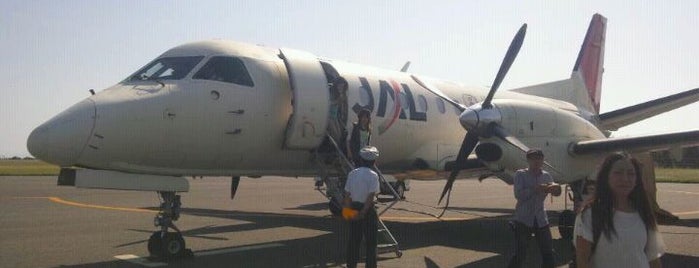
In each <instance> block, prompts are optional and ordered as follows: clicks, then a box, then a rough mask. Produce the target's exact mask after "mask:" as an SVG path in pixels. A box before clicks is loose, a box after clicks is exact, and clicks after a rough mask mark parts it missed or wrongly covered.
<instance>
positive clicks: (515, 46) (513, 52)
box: [481, 23, 527, 109]
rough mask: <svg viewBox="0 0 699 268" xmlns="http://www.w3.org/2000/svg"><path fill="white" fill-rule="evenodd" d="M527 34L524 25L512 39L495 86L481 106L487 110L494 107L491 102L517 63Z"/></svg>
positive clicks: (525, 25)
mask: <svg viewBox="0 0 699 268" xmlns="http://www.w3.org/2000/svg"><path fill="white" fill-rule="evenodd" d="M526 33H527V24H526V23H525V24H523V25H522V27H520V28H519V31H518V32H517V35H515V37H514V38H513V39H512V43H510V48H508V49H507V54H505V58H504V59H502V63H501V64H500V70H498V75H497V76H495V81H493V86H492V87H491V88H490V92H488V96H487V97H485V100H484V101H483V105H481V106H482V107H483V108H485V109H490V108H491V107H492V105H491V104H490V101H492V100H493V96H494V95H495V92H496V91H497V90H498V87H500V83H502V80H503V79H504V78H505V75H506V74H507V71H509V70H510V66H512V62H514V61H515V58H516V57H517V54H518V53H519V49H520V48H521V47H522V43H523V42H524V35H525V34H526Z"/></svg>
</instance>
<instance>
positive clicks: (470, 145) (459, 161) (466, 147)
mask: <svg viewBox="0 0 699 268" xmlns="http://www.w3.org/2000/svg"><path fill="white" fill-rule="evenodd" d="M476 144H478V134H477V133H476V132H475V131H469V132H468V133H466V137H464V141H463V142H462V143H461V149H459V154H458V155H457V156H456V163H455V165H454V168H453V169H452V170H451V173H450V174H449V178H448V179H447V184H445V185H444V190H442V195H441V196H440V197H439V202H437V203H438V204H439V203H442V199H444V196H445V195H446V194H447V193H448V192H450V191H451V187H452V186H453V185H454V181H455V180H456V176H457V175H459V171H460V170H461V167H463V166H464V165H465V162H466V159H468V155H470V154H471V152H472V151H473V149H474V148H476Z"/></svg>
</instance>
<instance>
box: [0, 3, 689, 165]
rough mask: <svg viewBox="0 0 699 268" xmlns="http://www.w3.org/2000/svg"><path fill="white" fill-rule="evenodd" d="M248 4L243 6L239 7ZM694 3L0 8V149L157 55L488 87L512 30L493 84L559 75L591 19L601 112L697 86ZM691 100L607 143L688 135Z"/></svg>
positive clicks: (19, 149) (23, 152)
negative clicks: (183, 52)
mask: <svg viewBox="0 0 699 268" xmlns="http://www.w3.org/2000/svg"><path fill="white" fill-rule="evenodd" d="M240 2H248V3H244V4H243V3H240ZM697 12H699V1H694V0H687V1H606V0H605V1H597V0H594V1H554V0H550V1H490V0H484V1H474V0H469V1H406V0H401V1H263V0H257V1H125V0H118V1H116V0H115V1H111V0H100V1H88V0H85V1H24V0H4V1H1V2H0V81H2V85H0V91H1V92H2V96H1V97H0V155H3V156H14V155H17V156H27V155H29V153H28V152H27V149H26V139H27V136H28V135H29V133H30V132H31V130H32V129H34V128H35V127H36V126H38V125H39V124H41V123H43V122H44V121H46V120H48V119H49V118H51V117H52V116H54V115H55V114H57V113H59V112H60V111H62V110H64V109H66V108H68V107H69V106H71V105H72V104H74V103H77V102H79V101H80V100H82V99H84V98H86V97H88V96H89V93H88V90H89V89H91V88H93V89H95V90H97V91H99V90H102V89H104V88H106V87H108V86H111V85H113V84H115V83H117V82H118V81H120V80H122V79H124V78H125V77H126V76H127V75H129V74H131V73H132V72H134V71H135V70H136V69H138V68H140V67H142V66H143V65H144V64H146V63H147V62H149V61H150V60H152V59H153V58H155V57H157V56H158V55H159V54H160V53H162V52H164V51H165V50H167V49H169V48H171V47H173V46H177V45H180V44H182V43H187V42H191V41H196V40H207V39H229V40H236V41H242V42H249V43H255V44H263V45H266V46H270V47H290V48H296V49H301V50H306V51H309V52H312V53H314V54H316V55H319V56H323V57H327V58H334V59H342V60H348V61H352V62H355V63H360V64H367V65H374V66H378V67H385V68H391V69H399V68H400V67H401V66H402V65H403V63H405V61H407V60H410V61H412V65H411V67H410V71H411V72H414V73H417V74H422V75H427V76H432V77H436V78H444V79H448V80H453V81H458V82H461V83H463V84H467V85H478V86H487V85H489V84H491V83H492V80H493V79H494V77H495V73H496V72H497V68H498V66H499V64H500V60H501V59H502V57H503V56H504V54H505V51H506V49H507V46H508V45H509V42H510V41H511V40H512V37H513V36H514V34H515V33H516V31H517V29H518V28H519V26H520V25H521V24H522V23H528V25H529V26H528V30H527V37H526V39H525V41H524V45H523V47H522V50H521V51H520V54H519V57H518V58H517V60H516V61H515V63H514V65H513V67H512V68H511V69H510V72H509V75H508V76H507V78H505V81H504V82H503V85H502V86H501V88H502V89H508V88H516V87H521V86H527V85H532V84H537V83H542V82H548V81H553V80H559V79H564V78H567V77H569V76H570V72H571V69H572V67H573V64H574V63H575V59H576V55H577V53H578V50H579V49H580V44H581V42H582V39H583V38H584V35H585V31H586V29H587V26H588V24H589V21H590V18H591V17H592V15H593V14H594V13H601V14H602V15H604V16H605V17H607V19H608V21H607V22H608V24H607V38H606V53H605V55H606V56H605V73H604V78H603V83H602V88H603V91H602V108H601V110H602V111H603V112H604V111H611V110H614V109H618V108H622V107H625V106H629V105H633V104H637V103H640V102H644V101H648V100H651V99H654V98H658V97H663V96H666V95H670V94H673V93H678V92H681V91H684V90H689V89H692V88H696V87H699V75H698V74H699V60H698V59H699V57H698V56H699V47H698V46H697V44H699V16H697ZM697 115H699V104H692V105H689V106H686V107H684V108H680V109H677V110H675V111H673V112H669V113H666V114H662V115H659V116H656V117H654V118H651V119H648V120H646V121H642V122H639V123H637V124H635V125H633V126H628V127H626V128H623V129H621V130H620V131H619V132H618V133H616V134H615V135H624V136H627V135H640V134H649V133H661V132H670V131H679V130H689V129H699V119H697V118H698V116H697Z"/></svg>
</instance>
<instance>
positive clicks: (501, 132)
mask: <svg viewBox="0 0 699 268" xmlns="http://www.w3.org/2000/svg"><path fill="white" fill-rule="evenodd" d="M490 131H491V133H493V134H494V135H495V136H497V137H498V138H500V139H502V140H504V141H506V142H507V143H509V144H512V145H514V146H515V147H517V148H519V149H520V150H522V152H526V151H529V147H528V146H527V145H525V144H524V143H522V141H520V140H519V139H518V138H517V137H515V136H512V135H511V134H510V132H508V131H507V129H505V128H504V127H502V126H501V125H500V124H498V123H491V125H490Z"/></svg>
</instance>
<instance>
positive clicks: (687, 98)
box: [599, 88, 699, 130]
mask: <svg viewBox="0 0 699 268" xmlns="http://www.w3.org/2000/svg"><path fill="white" fill-rule="evenodd" d="M696 101H699V88H695V89H691V90H687V91H684V92H681V93H677V94H674V95H670V96H667V97H664V98H660V99H656V100H652V101H648V102H644V103H641V104H637V105H633V106H629V107H626V108H622V109H619V110H615V111H611V112H607V113H603V114H600V115H599V120H600V123H599V127H600V129H602V130H617V129H619V128H621V127H624V126H627V125H630V124H633V123H636V122H638V121H641V120H643V119H646V118H649V117H652V116H655V115H658V114H661V113H664V112H667V111H671V110H674V109H677V108H679V107H682V106H685V105H687V104H692V103H694V102H696Z"/></svg>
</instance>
